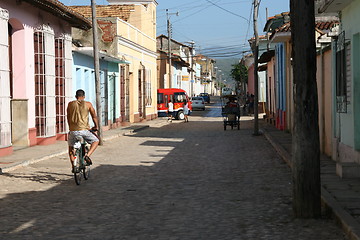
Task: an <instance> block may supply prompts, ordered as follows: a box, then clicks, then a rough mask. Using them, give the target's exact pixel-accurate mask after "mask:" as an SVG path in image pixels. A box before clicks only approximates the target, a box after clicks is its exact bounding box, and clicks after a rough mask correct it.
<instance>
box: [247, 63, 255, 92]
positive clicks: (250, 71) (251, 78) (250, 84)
mask: <svg viewBox="0 0 360 240" xmlns="http://www.w3.org/2000/svg"><path fill="white" fill-rule="evenodd" d="M248 92H249V94H255V86H254V64H252V65H251V66H250V67H249V68H248Z"/></svg>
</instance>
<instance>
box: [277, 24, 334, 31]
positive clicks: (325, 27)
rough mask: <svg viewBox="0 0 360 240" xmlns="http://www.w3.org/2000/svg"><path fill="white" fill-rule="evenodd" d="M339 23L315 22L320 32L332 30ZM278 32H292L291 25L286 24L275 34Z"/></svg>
mask: <svg viewBox="0 0 360 240" xmlns="http://www.w3.org/2000/svg"><path fill="white" fill-rule="evenodd" d="M338 24H339V22H338V21H329V22H315V29H318V30H320V31H327V30H330V29H332V28H333V27H334V26H336V25H338ZM278 32H291V25H290V23H285V24H283V25H282V26H280V27H278V28H277V29H275V33H278Z"/></svg>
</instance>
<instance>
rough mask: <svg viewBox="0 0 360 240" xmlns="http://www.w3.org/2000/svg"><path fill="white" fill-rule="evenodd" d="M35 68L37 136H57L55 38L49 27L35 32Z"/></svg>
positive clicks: (45, 26) (41, 27)
mask: <svg viewBox="0 0 360 240" xmlns="http://www.w3.org/2000/svg"><path fill="white" fill-rule="evenodd" d="M34 68H35V77H34V80H35V104H36V105H35V127H36V136H37V137H49V136H55V134H56V126H55V125H56V109H55V105H56V104H55V98H56V97H55V38H54V31H53V29H52V28H51V27H50V26H48V25H43V26H40V27H39V28H38V29H36V30H35V32H34Z"/></svg>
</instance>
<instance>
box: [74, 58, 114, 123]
mask: <svg viewBox="0 0 360 240" xmlns="http://www.w3.org/2000/svg"><path fill="white" fill-rule="evenodd" d="M73 76H74V77H73V92H74V95H75V92H76V90H77V89H83V90H84V91H85V94H86V100H87V101H89V102H91V103H92V104H93V106H94V108H96V86H95V70H94V59H93V57H90V56H87V55H84V54H81V53H78V52H73ZM100 85H101V86H100V88H101V105H102V113H101V114H99V113H98V116H99V117H100V116H101V120H102V124H103V126H107V125H108V124H109V123H110V124H111V123H114V122H116V119H118V118H119V117H120V82H119V65H118V63H115V62H108V61H104V60H101V61H100Z"/></svg>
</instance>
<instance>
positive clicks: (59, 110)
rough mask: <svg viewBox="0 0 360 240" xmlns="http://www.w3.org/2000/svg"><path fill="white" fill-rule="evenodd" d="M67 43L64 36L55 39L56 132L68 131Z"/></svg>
mask: <svg viewBox="0 0 360 240" xmlns="http://www.w3.org/2000/svg"><path fill="white" fill-rule="evenodd" d="M65 89H66V81H65V45H64V39H63V38H57V39H55V101H56V133H65V132H66V109H65V108H66V93H65Z"/></svg>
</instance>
